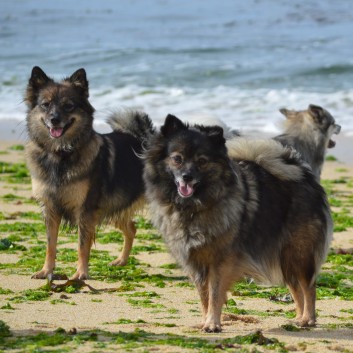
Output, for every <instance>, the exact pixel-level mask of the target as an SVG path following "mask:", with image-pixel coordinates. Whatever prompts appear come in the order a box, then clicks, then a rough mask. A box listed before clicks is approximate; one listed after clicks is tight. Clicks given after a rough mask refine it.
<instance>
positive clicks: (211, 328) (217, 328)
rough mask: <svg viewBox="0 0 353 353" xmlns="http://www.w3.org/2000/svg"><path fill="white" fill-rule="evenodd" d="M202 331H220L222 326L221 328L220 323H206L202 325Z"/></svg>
mask: <svg viewBox="0 0 353 353" xmlns="http://www.w3.org/2000/svg"><path fill="white" fill-rule="evenodd" d="M202 331H203V332H207V333H216V332H221V331H222V328H221V325H217V324H208V325H204V326H203V327H202Z"/></svg>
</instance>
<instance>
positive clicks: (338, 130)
mask: <svg viewBox="0 0 353 353" xmlns="http://www.w3.org/2000/svg"><path fill="white" fill-rule="evenodd" d="M340 131H341V126H340V125H337V124H336V125H335V129H334V131H333V133H334V134H335V135H338V134H339V133H340ZM335 146H336V141H333V140H332V139H329V141H328V145H327V148H333V147H335Z"/></svg>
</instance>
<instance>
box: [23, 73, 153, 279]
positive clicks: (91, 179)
mask: <svg viewBox="0 0 353 353" xmlns="http://www.w3.org/2000/svg"><path fill="white" fill-rule="evenodd" d="M88 95H89V92H88V81H87V78H86V72H85V70H84V69H79V70H77V71H76V72H75V73H73V75H72V76H71V77H69V78H66V79H64V80H62V81H61V82H55V81H54V80H53V79H51V78H49V77H48V76H47V75H46V74H45V73H44V72H43V71H42V70H41V69H40V68H39V67H34V68H33V70H32V75H31V77H30V79H29V83H28V87H27V92H26V97H25V101H26V103H27V106H28V114H27V130H28V137H29V141H28V143H27V145H26V155H27V162H28V167H29V169H30V172H31V176H32V186H33V193H34V196H35V198H36V199H37V200H39V202H40V203H41V205H42V206H43V214H44V218H45V224H46V228H47V241H48V244H47V251H46V258H45V263H44V265H43V268H42V269H41V270H40V271H39V272H37V273H35V274H34V275H33V278H45V277H46V276H47V275H48V274H50V273H52V272H53V270H54V267H55V257H56V246H57V238H58V231H59V225H60V223H61V221H62V220H63V221H65V222H67V223H69V224H71V225H77V226H78V232H79V245H78V266H77V271H76V273H75V274H74V275H73V278H74V279H77V278H78V279H85V278H87V277H88V261H89V254H90V249H91V245H92V243H93V241H94V239H95V229H96V226H97V225H99V224H101V223H102V222H104V221H112V222H115V224H116V225H117V227H119V228H120V229H121V230H122V232H123V234H124V246H123V250H122V252H121V255H120V257H119V258H117V259H116V260H115V261H113V262H112V264H113V265H124V264H126V262H127V260H128V256H129V253H130V249H131V246H132V243H133V239H134V236H135V233H136V229H135V226H134V223H133V222H132V217H133V216H134V213H135V211H136V210H138V209H139V208H140V207H141V206H142V205H143V204H144V197H143V192H144V186H143V180H142V169H143V164H142V161H141V159H140V158H138V157H137V154H139V153H141V151H142V143H143V141H144V140H145V139H146V138H147V137H148V135H149V134H150V133H152V132H153V126H152V123H151V120H150V119H149V117H148V116H147V115H145V114H143V113H138V112H132V111H130V112H129V111H126V112H124V113H122V116H118V115H115V116H114V115H113V116H112V117H111V118H110V119H109V123H110V125H111V127H112V128H113V132H111V133H108V134H99V133H97V132H95V131H94V130H93V127H92V124H93V112H94V109H93V107H92V106H91V104H90V103H89V101H88Z"/></svg>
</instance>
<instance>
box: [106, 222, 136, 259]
mask: <svg viewBox="0 0 353 353" xmlns="http://www.w3.org/2000/svg"><path fill="white" fill-rule="evenodd" d="M116 227H117V228H119V229H120V230H121V231H122V232H123V235H124V245H123V250H122V251H121V253H120V255H119V257H117V258H116V259H115V260H114V261H112V262H111V263H110V265H111V266H124V265H126V264H127V261H128V259H129V255H130V251H131V248H132V244H133V242H134V239H135V235H136V227H135V223H134V222H133V221H132V220H130V219H129V220H128V221H120V222H119V221H117V222H116Z"/></svg>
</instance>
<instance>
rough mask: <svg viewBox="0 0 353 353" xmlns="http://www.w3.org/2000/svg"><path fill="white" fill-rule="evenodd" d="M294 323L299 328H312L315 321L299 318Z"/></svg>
mask: <svg viewBox="0 0 353 353" xmlns="http://www.w3.org/2000/svg"><path fill="white" fill-rule="evenodd" d="M295 323H296V324H297V325H298V326H299V327H314V326H315V319H308V318H304V317H302V318H300V319H299V320H295Z"/></svg>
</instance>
